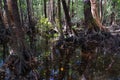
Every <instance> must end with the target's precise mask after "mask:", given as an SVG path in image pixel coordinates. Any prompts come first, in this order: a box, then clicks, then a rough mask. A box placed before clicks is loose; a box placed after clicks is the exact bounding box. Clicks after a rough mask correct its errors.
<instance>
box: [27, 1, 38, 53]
mask: <svg viewBox="0 0 120 80" xmlns="http://www.w3.org/2000/svg"><path fill="white" fill-rule="evenodd" d="M26 2H27V12H28V20H29V24H28V26H29V29H30V34H29V39H30V47H31V50H33V52H36V46H35V38H36V32H35V21H34V19H33V18H32V17H33V13H32V1H31V0H26ZM34 55H35V54H34Z"/></svg>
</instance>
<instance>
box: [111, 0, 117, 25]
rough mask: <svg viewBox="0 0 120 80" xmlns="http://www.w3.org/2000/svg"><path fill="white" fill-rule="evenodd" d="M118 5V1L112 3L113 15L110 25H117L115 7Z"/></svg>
mask: <svg viewBox="0 0 120 80" xmlns="http://www.w3.org/2000/svg"><path fill="white" fill-rule="evenodd" d="M115 5H116V1H113V2H112V13H111V21H110V25H114V24H115V7H116V6H115Z"/></svg>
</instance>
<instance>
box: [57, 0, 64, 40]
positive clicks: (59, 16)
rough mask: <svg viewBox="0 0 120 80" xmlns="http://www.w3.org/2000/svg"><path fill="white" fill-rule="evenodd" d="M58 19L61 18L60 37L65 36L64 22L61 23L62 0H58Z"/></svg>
mask: <svg viewBox="0 0 120 80" xmlns="http://www.w3.org/2000/svg"><path fill="white" fill-rule="evenodd" d="M58 20H59V27H60V39H63V38H64V34H63V30H62V24H61V2H60V0H58Z"/></svg>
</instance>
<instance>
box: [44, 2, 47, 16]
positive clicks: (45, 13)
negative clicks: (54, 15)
mask: <svg viewBox="0 0 120 80" xmlns="http://www.w3.org/2000/svg"><path fill="white" fill-rule="evenodd" d="M46 8H47V7H46V0H44V15H45V18H47V12H46Z"/></svg>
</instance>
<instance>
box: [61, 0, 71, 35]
mask: <svg viewBox="0 0 120 80" xmlns="http://www.w3.org/2000/svg"><path fill="white" fill-rule="evenodd" d="M61 1H62V5H63V10H64V13H65V19H66V23H67V31H68V32H70V33H71V18H70V14H69V11H68V7H67V4H66V1H65V0H61Z"/></svg>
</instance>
